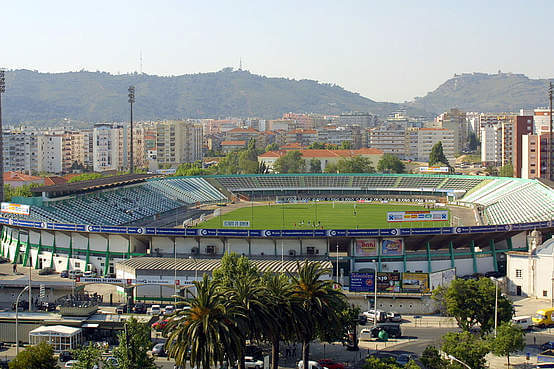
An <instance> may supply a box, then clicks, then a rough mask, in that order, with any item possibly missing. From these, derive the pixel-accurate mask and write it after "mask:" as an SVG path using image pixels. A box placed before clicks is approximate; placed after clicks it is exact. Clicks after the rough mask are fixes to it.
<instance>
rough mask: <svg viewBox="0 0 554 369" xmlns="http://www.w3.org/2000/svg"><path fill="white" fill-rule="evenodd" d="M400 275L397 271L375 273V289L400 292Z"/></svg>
mask: <svg viewBox="0 0 554 369" xmlns="http://www.w3.org/2000/svg"><path fill="white" fill-rule="evenodd" d="M400 277H401V275H400V273H399V272H379V273H377V291H379V292H400V291H401V288H402V286H401V280H402V278H400Z"/></svg>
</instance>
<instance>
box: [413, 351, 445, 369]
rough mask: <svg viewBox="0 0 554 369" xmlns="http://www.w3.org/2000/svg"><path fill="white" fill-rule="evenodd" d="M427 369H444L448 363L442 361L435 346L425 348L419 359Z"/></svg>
mask: <svg viewBox="0 0 554 369" xmlns="http://www.w3.org/2000/svg"><path fill="white" fill-rule="evenodd" d="M419 359H420V360H421V363H422V364H423V366H424V367H425V368H427V369H446V367H447V366H448V362H447V361H446V360H444V359H443V358H442V357H441V355H440V353H439V350H437V348H436V347H435V346H427V347H426V348H425V350H423V353H422V354H421V357H420V358H419Z"/></svg>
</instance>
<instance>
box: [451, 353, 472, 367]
mask: <svg viewBox="0 0 554 369" xmlns="http://www.w3.org/2000/svg"><path fill="white" fill-rule="evenodd" d="M448 358H449V359H450V360H454V361H456V362H458V363H460V364H462V365H463V366H465V367H466V368H467V369H471V367H470V366H469V365H467V364H466V363H464V362H463V361H462V360H460V359H456V358H455V357H454V356H453V355H448Z"/></svg>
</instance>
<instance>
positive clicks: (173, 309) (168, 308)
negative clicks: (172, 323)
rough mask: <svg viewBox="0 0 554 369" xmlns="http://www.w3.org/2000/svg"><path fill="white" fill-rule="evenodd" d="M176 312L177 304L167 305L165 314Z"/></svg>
mask: <svg viewBox="0 0 554 369" xmlns="http://www.w3.org/2000/svg"><path fill="white" fill-rule="evenodd" d="M174 312H175V306H173V305H167V306H166V307H165V309H164V314H173V313H174Z"/></svg>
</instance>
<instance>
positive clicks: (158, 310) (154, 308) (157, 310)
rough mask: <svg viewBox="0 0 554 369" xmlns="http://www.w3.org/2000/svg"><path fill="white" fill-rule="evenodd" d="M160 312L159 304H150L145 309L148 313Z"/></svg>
mask: <svg viewBox="0 0 554 369" xmlns="http://www.w3.org/2000/svg"><path fill="white" fill-rule="evenodd" d="M161 312H162V309H161V307H160V305H152V306H151V307H149V308H148V309H146V314H150V315H160V314H161Z"/></svg>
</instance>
